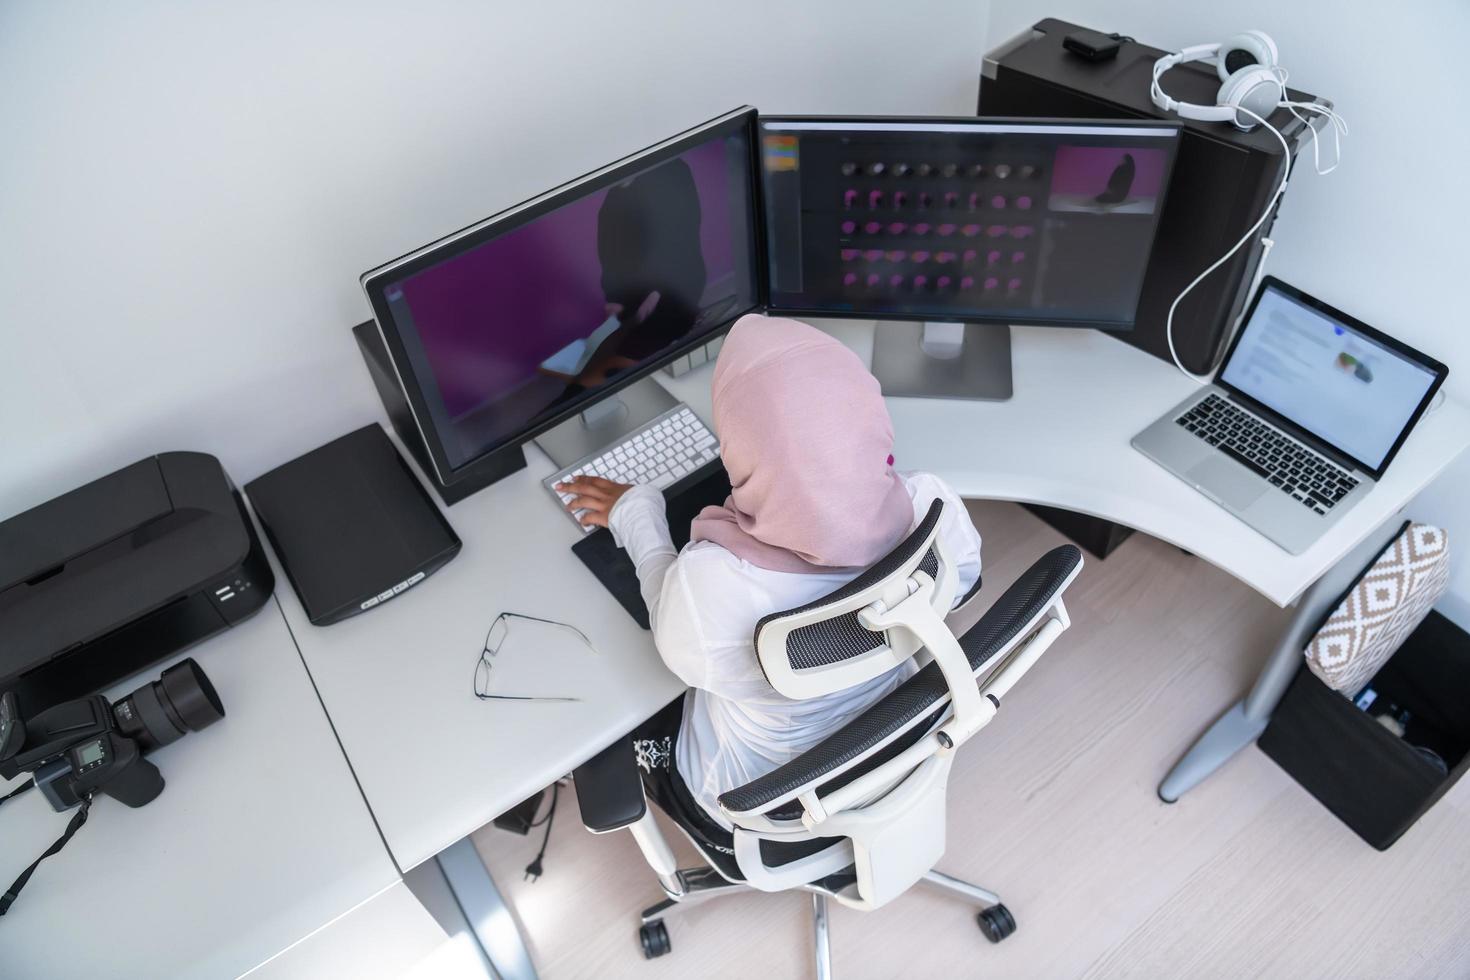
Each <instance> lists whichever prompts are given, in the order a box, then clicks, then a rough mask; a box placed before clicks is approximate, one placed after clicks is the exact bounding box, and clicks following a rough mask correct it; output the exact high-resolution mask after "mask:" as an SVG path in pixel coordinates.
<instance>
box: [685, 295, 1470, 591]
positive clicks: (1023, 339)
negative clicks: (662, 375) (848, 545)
mask: <svg viewBox="0 0 1470 980" xmlns="http://www.w3.org/2000/svg"><path fill="white" fill-rule="evenodd" d="M812 322H813V324H815V325H816V326H818V327H821V328H822V329H823V330H825V331H827V332H828V333H830V334H832V335H833V336H835V337H837V338H838V339H839V340H841V341H843V342H844V343H845V344H847V345H848V346H849V347H850V348H852V349H853V350H854V351H856V352H857V354H858V356H860V357H862V358H863V360H864V361H865V362H866V361H868V360H869V359H870V358H871V356H872V346H873V330H874V324H873V323H871V322H854V321H845V320H844V321H838V320H826V321H823V320H813V321H812ZM878 328H879V329H881V324H880V325H878ZM1011 335H1012V347H1013V350H1012V363H1013V370H1014V374H1015V389H1016V390H1015V395H1014V397H1012V398H1011V399H1010V400H1009V401H1004V402H963V401H949V400H940V399H924V398H891V399H889V400H888V412H889V415H891V416H892V418H893V428H894V433H895V440H894V442H895V444H896V447H897V448H896V450H895V455H896V465H897V466H898V467H899V469H905V470H928V471H930V472H932V473H937V474H939V475H940V476H942V477H944V479H945V480H947V481H948V482H949V484H950V485H951V486H953V487H954V488H955V490H956V491H957V492H958V493H959V494H960V496H962V497H977V498H985V499H991V500H1014V501H1018V502H1021V503H1035V504H1046V505H1048V506H1051V507H1061V508H1064V509H1066V510H1071V511H1077V512H1079V513H1083V514H1091V515H1093V516H1094V517H1102V518H1105V519H1107V520H1110V521H1114V522H1116V523H1118V524H1125V525H1127V526H1129V527H1132V528H1137V529H1138V530H1140V531H1143V532H1145V533H1147V534H1151V535H1153V536H1154V537H1156V538H1160V539H1162V540H1164V541H1168V542H1170V543H1172V544H1176V545H1178V546H1179V547H1181V548H1183V549H1185V550H1187V551H1189V552H1191V553H1192V554H1195V555H1198V556H1199V557H1200V558H1203V559H1204V560H1205V561H1208V562H1210V563H1211V564H1213V565H1217V566H1219V567H1220V568H1221V569H1223V570H1224V571H1226V572H1229V573H1230V574H1231V575H1232V576H1234V577H1235V578H1237V579H1240V580H1241V581H1242V582H1244V583H1246V584H1247V585H1249V586H1250V587H1251V588H1253V589H1255V590H1256V591H1257V592H1259V593H1261V594H1262V595H1263V596H1265V597H1266V598H1268V599H1270V600H1271V601H1272V602H1274V603H1276V604H1277V605H1278V606H1287V605H1290V604H1291V603H1292V602H1293V601H1295V600H1296V599H1297V598H1298V597H1299V596H1300V595H1301V594H1302V592H1303V591H1304V590H1305V589H1306V588H1307V587H1308V586H1309V585H1311V584H1312V583H1313V582H1315V581H1317V579H1318V578H1320V577H1321V576H1322V574H1323V573H1324V572H1325V571H1327V570H1328V569H1329V568H1332V567H1333V566H1334V565H1336V564H1337V562H1338V561H1339V560H1340V559H1341V558H1342V557H1343V556H1344V555H1346V554H1347V553H1348V552H1349V551H1351V550H1352V549H1353V547H1354V546H1355V545H1356V544H1357V543H1358V542H1360V541H1361V540H1362V539H1363V538H1365V537H1366V536H1368V535H1369V534H1370V533H1371V532H1372V531H1373V530H1374V529H1375V528H1377V527H1379V526H1380V525H1382V524H1383V523H1384V521H1386V520H1389V519H1390V518H1392V517H1393V515H1394V514H1396V513H1397V512H1398V511H1400V510H1401V509H1402V508H1403V507H1404V505H1405V504H1406V503H1407V502H1409V501H1410V500H1412V499H1413V498H1414V497H1415V496H1416V495H1417V494H1418V493H1419V491H1421V490H1423V489H1424V488H1425V487H1426V486H1428V484H1429V483H1430V482H1431V481H1432V480H1433V479H1434V478H1435V477H1436V476H1437V475H1439V473H1440V472H1441V471H1442V470H1443V469H1444V468H1445V467H1446V466H1448V465H1449V464H1450V463H1451V462H1452V461H1453V460H1454V458H1455V457H1456V456H1458V455H1459V454H1460V453H1461V452H1462V451H1464V449H1465V448H1466V447H1467V446H1470V412H1467V411H1466V410H1465V408H1464V407H1463V406H1460V405H1458V404H1456V403H1453V402H1449V403H1446V404H1445V405H1443V406H1442V407H1441V408H1440V409H1439V410H1437V411H1435V412H1434V413H1433V414H1430V415H1428V416H1426V417H1425V418H1424V419H1423V420H1421V421H1420V423H1419V425H1418V427H1417V428H1416V429H1415V431H1414V433H1413V434H1412V435H1411V436H1410V437H1409V440H1408V441H1407V442H1406V443H1405V444H1404V448H1403V451H1402V452H1401V453H1399V455H1398V458H1396V459H1395V460H1394V462H1393V465H1392V466H1391V467H1390V468H1389V471H1388V473H1387V474H1386V475H1385V476H1384V478H1383V479H1382V480H1381V481H1380V482H1379V484H1378V486H1377V487H1376V488H1375V489H1374V490H1373V492H1372V493H1370V494H1369V495H1368V496H1367V497H1366V498H1365V499H1364V500H1363V501H1362V502H1360V503H1359V504H1357V505H1356V506H1355V507H1353V508H1352V509H1351V510H1350V511H1349V512H1348V513H1347V514H1346V516H1344V517H1343V518H1342V519H1341V520H1340V521H1338V523H1337V524H1336V525H1335V526H1334V527H1333V528H1332V529H1331V530H1330V531H1328V532H1327V534H1326V535H1325V536H1324V537H1323V538H1322V539H1321V540H1320V541H1318V542H1317V543H1316V544H1315V545H1313V546H1312V547H1311V548H1310V549H1308V550H1307V551H1306V552H1305V553H1304V554H1301V555H1291V554H1288V553H1287V552H1285V551H1283V550H1282V549H1281V548H1279V547H1278V546H1277V545H1275V544H1272V543H1271V542H1270V541H1269V540H1267V539H1266V538H1265V537H1263V536H1262V535H1261V534H1260V533H1258V532H1257V531H1255V530H1254V529H1253V528H1251V527H1249V526H1247V525H1246V524H1243V523H1241V522H1240V521H1239V520H1237V519H1236V518H1234V517H1232V516H1231V515H1230V514H1229V513H1227V512H1226V511H1225V510H1224V509H1223V508H1221V507H1218V506H1216V505H1215V504H1214V503H1212V502H1211V501H1209V500H1208V499H1206V498H1205V497H1204V496H1202V495H1201V494H1200V493H1199V492H1198V491H1197V490H1195V489H1193V488H1192V487H1190V486H1189V485H1188V484H1186V483H1185V482H1184V481H1182V480H1180V479H1179V478H1178V477H1176V476H1174V475H1173V474H1171V473H1169V472H1168V471H1166V470H1165V469H1164V468H1163V467H1161V466H1159V465H1158V464H1156V463H1154V462H1153V461H1151V460H1149V459H1148V458H1146V457H1145V456H1144V455H1143V454H1142V453H1139V452H1138V451H1136V450H1134V449H1133V448H1132V446H1130V445H1129V440H1130V439H1132V438H1133V436H1134V435H1136V434H1137V433H1139V432H1140V431H1142V430H1143V429H1144V428H1145V427H1146V426H1148V425H1149V424H1150V423H1151V422H1153V421H1154V420H1155V419H1157V418H1158V417H1159V416H1160V415H1163V414H1164V413H1165V412H1166V411H1168V410H1169V409H1170V408H1172V407H1173V406H1174V405H1175V404H1176V403H1178V402H1179V401H1181V400H1182V399H1183V398H1184V397H1185V396H1186V395H1188V394H1189V393H1190V392H1191V391H1194V390H1196V385H1195V383H1194V382H1193V381H1191V380H1189V379H1188V378H1186V377H1185V376H1184V375H1182V374H1180V373H1179V371H1177V370H1176V369H1175V368H1174V367H1173V366H1171V365H1169V364H1167V363H1165V362H1164V361H1160V360H1159V359H1158V358H1156V357H1153V356H1151V355H1148V354H1145V353H1144V352H1142V351H1140V350H1138V349H1137V348H1135V347H1130V346H1129V345H1127V344H1124V343H1122V342H1121V341H1118V340H1115V339H1114V338H1112V337H1110V336H1108V335H1107V334H1104V333H1099V332H1098V331H1095V330H1057V329H1051V328H1046V327H1013V328H1011ZM710 373H711V368H710V367H708V366H705V367H702V368H699V369H696V370H694V371H691V372H689V373H688V374H685V375H682V376H681V377H679V378H678V379H675V380H673V381H671V382H670V381H665V384H666V387H668V388H669V389H670V390H671V391H673V392H674V393H675V394H676V395H677V397H679V398H681V399H683V400H684V401H686V402H688V403H689V404H690V405H691V406H693V408H694V410H695V411H696V412H698V413H699V414H700V415H702V416H705V417H708V413H709V377H710Z"/></svg>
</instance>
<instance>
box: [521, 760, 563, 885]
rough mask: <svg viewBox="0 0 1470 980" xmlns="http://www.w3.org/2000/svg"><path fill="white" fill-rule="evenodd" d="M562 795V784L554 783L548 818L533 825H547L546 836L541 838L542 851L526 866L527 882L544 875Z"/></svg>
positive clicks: (547, 813) (547, 811) (547, 812)
mask: <svg viewBox="0 0 1470 980" xmlns="http://www.w3.org/2000/svg"><path fill="white" fill-rule="evenodd" d="M560 795H561V784H560V783H553V784H552V787H551V806H549V807H547V808H546V816H544V817H542V818H541V819H540V820H538V821H536V822H535V823H533V824H531V826H532V827H539V826H540V825H541V824H542V823H545V824H546V835H545V836H544V837H542V838H541V850H539V851H537V852H536V856H535V857H534V858H532V859H531V863H530V864H528V865H526V880H527V881H535V880H536V879H537V878H540V877H541V875H542V872H543V869H542V867H541V859H542V858H544V857H545V856H546V845H547V844H548V843H549V842H550V841H551V821H552V820H553V819H554V818H555V817H556V801H557V798H558V797H559V796H560Z"/></svg>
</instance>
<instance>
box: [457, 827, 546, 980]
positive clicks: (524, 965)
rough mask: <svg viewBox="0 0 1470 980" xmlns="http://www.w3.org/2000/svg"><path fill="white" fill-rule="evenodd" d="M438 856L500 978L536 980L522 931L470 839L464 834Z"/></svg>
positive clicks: (459, 901) (481, 945) (485, 952)
mask: <svg viewBox="0 0 1470 980" xmlns="http://www.w3.org/2000/svg"><path fill="white" fill-rule="evenodd" d="M434 860H435V861H436V862H437V863H438V865H439V869H440V870H441V871H442V872H443V873H444V879H445V881H447V882H448V883H449V890H450V891H451V892H453V894H454V900H455V902H457V903H458V904H459V908H460V911H462V912H463V913H464V917H465V918H466V919H467V920H468V921H469V925H470V928H471V929H472V930H473V932H474V935H475V939H476V940H478V941H479V944H480V949H481V950H482V951H483V952H484V954H485V956H486V958H487V959H489V961H490V967H491V969H492V970H493V971H494V973H495V976H496V977H497V978H498V980H536V968H535V967H534V966H532V965H531V954H530V952H528V951H527V949H526V944H525V941H524V940H523V939H522V938H521V931H520V929H518V928H517V927H516V923H515V919H513V918H512V917H511V914H510V909H509V908H507V907H506V904H505V899H504V898H502V897H501V895H500V889H498V888H496V887H495V882H494V881H493V880H491V878H490V872H489V871H488V870H486V868H485V862H484V861H481V860H480V855H479V853H478V852H476V850H475V845H474V844H473V843H471V842H470V839H469V838H468V837H461V838H460V839H459V840H457V841H455V842H454V843H453V844H450V845H449V846H448V847H446V848H445V849H444V850H442V851H440V852H439V853H438V855H436V856H435V858H434Z"/></svg>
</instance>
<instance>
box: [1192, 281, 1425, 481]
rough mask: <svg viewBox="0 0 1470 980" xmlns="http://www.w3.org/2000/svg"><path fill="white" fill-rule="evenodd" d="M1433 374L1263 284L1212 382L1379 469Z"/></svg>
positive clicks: (1347, 325)
mask: <svg viewBox="0 0 1470 980" xmlns="http://www.w3.org/2000/svg"><path fill="white" fill-rule="evenodd" d="M1438 376H1439V375H1438V372H1437V371H1436V370H1435V368H1434V367H1431V366H1427V365H1425V364H1423V363H1421V362H1419V361H1417V360H1415V359H1414V358H1413V357H1411V356H1409V355H1408V354H1405V353H1403V352H1400V351H1397V350H1394V349H1393V348H1392V347H1390V346H1388V345H1386V344H1384V343H1382V342H1380V341H1378V340H1376V339H1373V338H1372V337H1370V336H1368V335H1367V334H1366V333H1364V332H1363V331H1362V330H1359V329H1357V328H1356V327H1355V326H1354V325H1352V324H1350V323H1348V322H1344V320H1343V319H1339V318H1337V317H1334V316H1331V315H1330V314H1328V313H1326V312H1325V311H1323V310H1320V309H1318V308H1317V307H1316V306H1314V305H1312V304H1309V303H1307V302H1304V301H1302V300H1301V299H1298V298H1297V297H1295V296H1292V295H1291V294H1289V293H1288V292H1285V291H1283V290H1282V289H1281V288H1279V287H1278V286H1276V285H1275V284H1274V282H1273V281H1272V280H1267V282H1266V284H1265V285H1263V286H1262V287H1261V293H1260V296H1259V297H1258V298H1257V300H1256V304H1255V307H1254V309H1253V310H1252V311H1251V315H1250V319H1249V320H1248V321H1247V322H1246V324H1245V326H1244V327H1242V328H1241V332H1240V338H1239V339H1238V340H1237V342H1236V345H1235V348H1234V349H1233V350H1232V351H1231V354H1230V359H1229V360H1228V361H1227V362H1226V364H1225V367H1224V369H1223V370H1222V371H1221V372H1220V380H1222V381H1223V382H1225V384H1226V385H1228V386H1229V387H1231V388H1234V389H1235V390H1237V391H1239V392H1240V393H1241V394H1243V395H1246V396H1248V397H1250V398H1253V399H1255V400H1256V401H1257V402H1260V403H1261V404H1262V405H1264V406H1265V407H1266V408H1269V409H1271V410H1272V411H1273V412H1276V413H1277V414H1278V415H1281V416H1283V417H1285V418H1286V419H1288V420H1290V421H1292V422H1295V423H1296V424H1297V425H1299V426H1301V427H1302V428H1303V429H1306V430H1307V431H1308V432H1310V433H1312V434H1313V435H1315V436H1317V437H1318V438H1319V439H1321V440H1323V441H1324V442H1326V443H1328V444H1329V445H1331V446H1333V447H1335V448H1337V449H1338V450H1339V451H1341V452H1342V453H1344V454H1345V455H1347V456H1350V457H1351V458H1353V459H1354V460H1356V461H1357V462H1358V463H1359V464H1361V465H1362V466H1363V467H1364V468H1365V469H1368V470H1370V471H1373V472H1378V471H1380V470H1381V468H1382V466H1383V463H1384V461H1385V459H1386V458H1387V457H1388V456H1389V455H1390V454H1391V453H1392V451H1393V450H1394V448H1395V446H1396V445H1397V444H1398V441H1399V435H1400V434H1401V433H1402V432H1403V431H1404V429H1405V427H1406V426H1408V425H1409V424H1410V423H1412V422H1413V421H1414V419H1415V417H1416V415H1417V413H1418V409H1419V407H1420V405H1421V404H1422V403H1423V401H1424V398H1425V396H1426V395H1427V394H1428V393H1429V391H1430V389H1431V388H1432V387H1433V386H1434V385H1435V382H1436V380H1437V378H1438Z"/></svg>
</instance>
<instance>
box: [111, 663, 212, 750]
mask: <svg viewBox="0 0 1470 980" xmlns="http://www.w3.org/2000/svg"><path fill="white" fill-rule="evenodd" d="M112 714H113V717H114V718H116V719H117V726H118V728H120V729H121V730H122V732H123V734H125V735H127V736H128V737H130V738H135V739H137V740H138V746H139V747H140V748H141V749H142V750H143V751H144V752H151V751H152V750H154V749H156V748H158V747H159V746H163V745H167V744H169V743H170V742H176V741H178V740H179V739H180V738H181V737H183V735H184V733H185V732H197V731H199V729H201V728H208V727H209V726H210V725H212V724H214V723H215V722H217V721H219V720H220V719H221V718H223V717H224V716H225V708H224V705H223V704H221V703H220V699H219V695H218V694H216V693H215V690H214V685H213V684H211V683H210V682H209V678H208V677H206V676H205V675H204V671H203V670H201V669H200V667H199V665H198V664H197V663H195V662H194V658H193V657H190V658H188V659H186V660H181V661H179V662H178V663H176V664H174V665H173V666H172V667H170V668H169V669H168V670H165V671H164V672H163V674H162V675H161V676H160V677H159V678H158V680H156V681H153V682H152V683H150V684H144V685H143V686H142V687H140V688H138V689H137V690H136V691H134V692H133V693H132V694H129V695H128V696H127V697H125V698H123V699H122V700H120V701H118V702H117V704H115V705H113V707H112Z"/></svg>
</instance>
